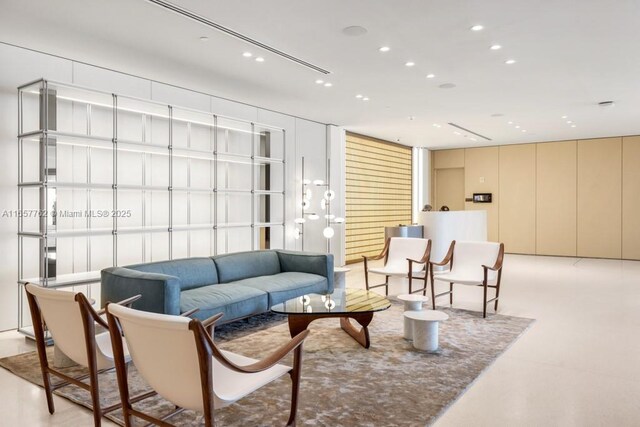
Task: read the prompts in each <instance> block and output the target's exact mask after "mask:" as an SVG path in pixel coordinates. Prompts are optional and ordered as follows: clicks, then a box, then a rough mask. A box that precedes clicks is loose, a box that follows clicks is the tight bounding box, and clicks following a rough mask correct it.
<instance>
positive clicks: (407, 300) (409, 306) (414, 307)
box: [398, 294, 429, 340]
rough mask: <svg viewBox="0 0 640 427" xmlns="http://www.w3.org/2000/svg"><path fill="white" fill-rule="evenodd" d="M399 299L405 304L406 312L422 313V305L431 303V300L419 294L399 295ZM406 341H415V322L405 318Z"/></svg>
mask: <svg viewBox="0 0 640 427" xmlns="http://www.w3.org/2000/svg"><path fill="white" fill-rule="evenodd" d="M398 299H399V300H400V301H403V302H404V311H405V312H407V311H420V310H422V303H424V302H427V301H429V298H427V297H425V296H423V295H418V294H405V295H398ZM404 339H406V340H412V339H413V321H412V320H411V319H408V318H407V317H406V316H405V318H404Z"/></svg>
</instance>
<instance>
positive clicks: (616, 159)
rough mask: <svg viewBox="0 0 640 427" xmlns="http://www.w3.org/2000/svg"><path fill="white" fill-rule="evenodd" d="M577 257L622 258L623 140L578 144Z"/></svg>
mask: <svg viewBox="0 0 640 427" xmlns="http://www.w3.org/2000/svg"><path fill="white" fill-rule="evenodd" d="M578 256H585V257H602V258H620V257H622V138H603V139H586V140H582V141H578Z"/></svg>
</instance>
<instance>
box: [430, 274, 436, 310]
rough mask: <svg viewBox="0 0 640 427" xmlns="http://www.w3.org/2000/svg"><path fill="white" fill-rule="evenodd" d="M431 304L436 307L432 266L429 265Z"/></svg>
mask: <svg viewBox="0 0 640 427" xmlns="http://www.w3.org/2000/svg"><path fill="white" fill-rule="evenodd" d="M431 305H432V307H433V309H434V310H435V309H436V282H435V280H433V267H431Z"/></svg>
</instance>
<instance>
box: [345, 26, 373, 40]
mask: <svg viewBox="0 0 640 427" xmlns="http://www.w3.org/2000/svg"><path fill="white" fill-rule="evenodd" d="M342 33H343V34H344V35H347V36H352V37H356V36H361V35H363V34H367V29H366V28H364V27H361V26H360V25H352V26H350V27H345V28H343V29H342Z"/></svg>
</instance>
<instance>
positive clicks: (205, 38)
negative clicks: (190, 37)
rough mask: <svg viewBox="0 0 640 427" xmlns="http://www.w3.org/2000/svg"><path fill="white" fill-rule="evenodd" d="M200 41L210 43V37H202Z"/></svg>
mask: <svg viewBox="0 0 640 427" xmlns="http://www.w3.org/2000/svg"><path fill="white" fill-rule="evenodd" d="M200 41H201V42H206V41H209V37H207V36H202V37H200Z"/></svg>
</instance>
